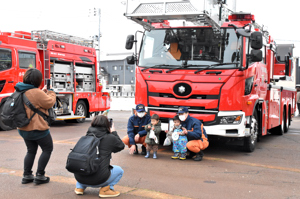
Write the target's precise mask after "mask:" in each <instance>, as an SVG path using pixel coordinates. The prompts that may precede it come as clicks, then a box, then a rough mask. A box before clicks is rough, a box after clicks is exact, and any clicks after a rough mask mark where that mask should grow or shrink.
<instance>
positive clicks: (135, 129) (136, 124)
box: [127, 114, 151, 145]
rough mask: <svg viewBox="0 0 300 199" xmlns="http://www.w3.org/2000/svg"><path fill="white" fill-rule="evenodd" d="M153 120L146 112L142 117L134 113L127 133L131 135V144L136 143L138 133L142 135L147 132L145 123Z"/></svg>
mask: <svg viewBox="0 0 300 199" xmlns="http://www.w3.org/2000/svg"><path fill="white" fill-rule="evenodd" d="M150 122H151V117H150V116H149V115H148V114H146V115H145V116H144V117H142V118H140V117H138V116H136V115H132V116H131V117H130V118H129V120H128V124H127V134H128V137H129V144H130V145H134V144H135V141H134V136H135V135H136V134H137V133H138V134H139V135H140V136H141V137H143V136H145V135H146V134H147V131H146V130H145V125H146V124H149V123H150Z"/></svg>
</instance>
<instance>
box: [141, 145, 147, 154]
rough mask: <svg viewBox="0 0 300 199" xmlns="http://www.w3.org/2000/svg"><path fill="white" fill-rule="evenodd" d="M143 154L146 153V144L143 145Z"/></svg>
mask: <svg viewBox="0 0 300 199" xmlns="http://www.w3.org/2000/svg"><path fill="white" fill-rule="evenodd" d="M141 154H142V155H146V147H145V146H144V145H142V153H141Z"/></svg>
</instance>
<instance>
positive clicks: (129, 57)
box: [126, 55, 135, 64]
mask: <svg viewBox="0 0 300 199" xmlns="http://www.w3.org/2000/svg"><path fill="white" fill-rule="evenodd" d="M126 60H127V64H134V63H135V60H134V56H133V55H132V56H128V57H127V58H126Z"/></svg>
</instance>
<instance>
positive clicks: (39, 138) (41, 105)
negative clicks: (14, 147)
mask: <svg viewBox="0 0 300 199" xmlns="http://www.w3.org/2000/svg"><path fill="white" fill-rule="evenodd" d="M42 80H43V77H42V73H41V72H40V71H39V70H37V69H35V68H30V69H28V70H27V71H26V72H25V74H24V76H23V83H22V82H19V83H17V84H16V86H15V88H16V90H18V91H25V92H24V94H25V95H26V97H27V98H28V100H29V101H30V102H31V104H32V105H33V106H34V107H35V108H37V109H38V110H40V111H42V112H44V113H46V114H47V115H48V109H49V108H51V107H52V106H53V105H54V104H55V102H56V94H55V92H53V91H51V90H47V86H46V85H45V86H44V88H43V89H42V90H41V89H39V87H40V86H41V83H42ZM50 88H52V87H50ZM24 106H25V110H26V113H27V117H28V118H31V116H32V115H33V114H34V111H32V110H31V109H30V108H29V107H27V106H26V105H25V104H24ZM49 128H50V127H49V124H48V123H47V122H46V121H45V120H44V119H43V118H42V117H41V116H40V115H39V114H37V113H36V114H34V116H33V118H32V120H31V121H30V123H29V124H28V125H27V126H24V127H22V128H18V131H19V134H20V135H21V136H22V137H23V139H24V141H25V144H26V146H27V154H26V156H25V159H24V173H23V179H22V184H27V183H30V182H34V183H35V184H37V185H38V184H43V183H48V182H49V181H50V178H49V177H46V176H45V168H46V166H47V164H48V161H49V159H50V156H51V153H52V151H53V141H52V137H51V135H50V131H49ZM38 146H40V147H41V149H42V154H41V156H40V158H39V161H38V168H37V171H36V176H35V177H34V175H33V174H32V166H33V163H34V159H35V155H36V152H37V149H38Z"/></svg>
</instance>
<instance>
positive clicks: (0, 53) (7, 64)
mask: <svg viewBox="0 0 300 199" xmlns="http://www.w3.org/2000/svg"><path fill="white" fill-rule="evenodd" d="M11 66H12V63H11V51H10V50H4V49H0V71H3V70H7V69H10V68H11Z"/></svg>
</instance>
